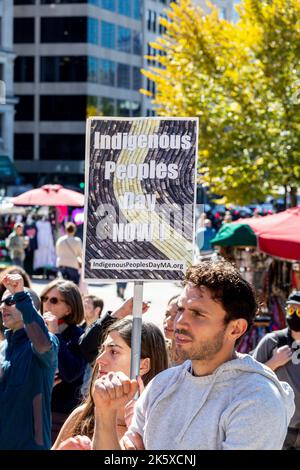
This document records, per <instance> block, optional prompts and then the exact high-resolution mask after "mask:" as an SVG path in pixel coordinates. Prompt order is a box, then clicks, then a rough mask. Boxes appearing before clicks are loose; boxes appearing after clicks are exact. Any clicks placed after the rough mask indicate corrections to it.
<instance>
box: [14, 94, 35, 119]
mask: <svg viewBox="0 0 300 470" xmlns="http://www.w3.org/2000/svg"><path fill="white" fill-rule="evenodd" d="M18 99H19V102H18V103H17V104H16V114H15V120H16V121H33V119H34V96H33V95H19V96H18Z"/></svg>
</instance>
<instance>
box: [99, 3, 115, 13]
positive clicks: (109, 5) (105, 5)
mask: <svg viewBox="0 0 300 470" xmlns="http://www.w3.org/2000/svg"><path fill="white" fill-rule="evenodd" d="M101 6H102V8H104V9H105V10H110V11H116V0H102V2H101Z"/></svg>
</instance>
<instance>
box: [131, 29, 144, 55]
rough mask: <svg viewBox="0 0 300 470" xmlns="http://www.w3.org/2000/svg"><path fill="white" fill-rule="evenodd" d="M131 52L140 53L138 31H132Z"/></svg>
mask: <svg viewBox="0 0 300 470" xmlns="http://www.w3.org/2000/svg"><path fill="white" fill-rule="evenodd" d="M133 53H134V54H136V55H141V54H142V34H141V33H139V32H138V31H133Z"/></svg>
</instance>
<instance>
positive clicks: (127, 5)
mask: <svg viewBox="0 0 300 470" xmlns="http://www.w3.org/2000/svg"><path fill="white" fill-rule="evenodd" d="M118 13H120V15H125V16H131V0H118Z"/></svg>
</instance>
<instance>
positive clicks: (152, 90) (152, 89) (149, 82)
mask: <svg viewBox="0 0 300 470" xmlns="http://www.w3.org/2000/svg"><path fill="white" fill-rule="evenodd" d="M147 91H149V92H150V93H152V95H155V92H156V88H155V82H153V81H152V80H149V78H147Z"/></svg>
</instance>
